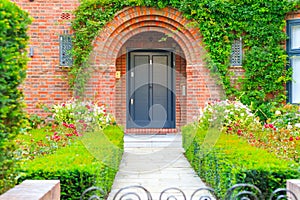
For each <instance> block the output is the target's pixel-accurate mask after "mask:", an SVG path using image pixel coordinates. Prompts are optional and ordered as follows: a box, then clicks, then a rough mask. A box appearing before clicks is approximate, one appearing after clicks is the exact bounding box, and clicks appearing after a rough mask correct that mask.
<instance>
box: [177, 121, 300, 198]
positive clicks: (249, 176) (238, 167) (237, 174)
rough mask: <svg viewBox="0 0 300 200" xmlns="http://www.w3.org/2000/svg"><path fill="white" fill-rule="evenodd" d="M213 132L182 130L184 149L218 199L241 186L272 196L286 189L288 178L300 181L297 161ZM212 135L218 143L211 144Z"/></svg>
mask: <svg viewBox="0 0 300 200" xmlns="http://www.w3.org/2000/svg"><path fill="white" fill-rule="evenodd" d="M216 131H218V130H216ZM212 132H214V131H213V130H209V131H204V130H200V129H199V128H196V127H195V126H194V127H193V125H187V126H186V127H184V128H183V129H182V134H183V146H184V148H185V150H186V157H187V158H188V160H189V161H190V163H191V165H192V166H193V168H194V169H195V171H196V172H197V173H198V175H199V176H200V177H201V178H202V179H203V180H204V181H205V182H206V183H207V184H209V185H210V186H211V187H212V188H214V189H215V190H216V193H217V196H218V197H224V194H225V192H226V190H227V189H229V188H230V187H232V186H233V185H234V184H237V183H249V184H254V185H256V186H257V187H258V188H260V190H262V192H263V195H264V196H265V197H269V196H270V193H271V191H272V190H275V189H277V188H281V187H285V183H286V180H287V179H294V178H300V172H299V170H298V168H299V165H298V164H297V163H296V162H293V161H287V160H283V159H279V158H276V156H275V155H274V154H271V153H268V152H267V151H266V150H263V149H259V148H256V147H253V146H251V145H250V144H248V143H247V141H245V139H243V138H240V137H238V136H237V135H228V134H225V133H220V134H215V133H212ZM212 134H214V136H218V138H215V140H216V143H215V144H214V145H207V143H209V140H212V138H211V137H212V136H213V135H212ZM214 136H213V137H214ZM191 138H193V139H191Z"/></svg>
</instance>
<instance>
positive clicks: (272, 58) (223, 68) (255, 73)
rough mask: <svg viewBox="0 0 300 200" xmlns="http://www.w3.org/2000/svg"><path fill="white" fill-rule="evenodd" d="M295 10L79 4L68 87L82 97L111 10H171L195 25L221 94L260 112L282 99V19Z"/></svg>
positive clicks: (275, 3)
mask: <svg viewBox="0 0 300 200" xmlns="http://www.w3.org/2000/svg"><path fill="white" fill-rule="evenodd" d="M297 5H299V2H298V1H297V2H296V1H290V0H201V1H199V0H82V1H81V5H80V6H79V7H78V8H77V10H76V11H75V16H76V17H75V19H74V20H73V22H72V27H73V29H74V30H75V34H74V38H73V42H74V44H73V46H74V49H73V56H74V64H73V66H72V68H71V70H70V76H71V79H70V80H71V85H72V84H74V81H75V80H76V83H77V84H79V86H80V87H79V90H78V92H79V93H80V92H83V90H82V88H84V85H85V83H86V81H87V75H86V74H87V73H83V72H85V71H86V69H87V68H88V64H87V62H88V59H89V55H90V53H91V51H92V49H93V46H92V41H93V40H94V39H95V37H96V36H97V35H98V33H99V31H100V30H101V29H102V28H103V27H104V26H105V24H106V23H107V22H108V21H110V20H111V19H112V18H113V16H114V14H115V13H116V12H117V11H119V10H121V9H123V8H124V7H126V6H148V7H157V8H164V7H166V6H171V7H173V8H176V9H178V10H179V11H181V12H182V13H183V15H184V17H186V18H187V19H192V20H194V21H195V22H197V23H196V24H197V26H198V28H199V31H200V34H201V35H202V36H203V42H204V44H205V48H206V50H207V52H208V57H209V60H208V62H207V63H208V64H207V65H208V68H209V69H211V71H213V72H214V73H216V74H217V75H218V76H219V77H220V80H221V83H222V86H223V88H224V90H225V92H226V95H227V96H228V97H229V98H233V97H238V98H240V99H241V101H242V102H243V103H246V104H248V105H250V104H251V105H252V106H253V108H254V109H257V108H260V109H261V110H263V112H265V111H266V110H267V109H268V106H269V105H271V104H274V102H275V103H276V102H279V103H280V102H284V101H285V100H286V93H285V84H286V83H287V82H288V81H290V80H291V78H290V77H291V73H290V72H289V70H286V66H287V55H286V52H285V50H284V41H285V40H286V38H287V37H286V34H285V32H284V27H285V16H286V14H287V13H288V12H290V11H293V10H295V9H297ZM240 37H241V38H242V39H243V50H244V59H243V69H244V70H245V74H244V78H243V79H240V80H239V83H238V86H237V85H236V84H233V83H232V82H231V79H230V77H231V76H232V74H231V73H230V71H229V70H228V69H229V67H230V59H229V58H230V54H231V44H232V42H233V41H234V40H235V39H238V38H240ZM77 89H78V88H77Z"/></svg>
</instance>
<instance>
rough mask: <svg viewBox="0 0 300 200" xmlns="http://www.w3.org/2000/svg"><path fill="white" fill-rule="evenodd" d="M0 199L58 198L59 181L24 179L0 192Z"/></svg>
mask: <svg viewBox="0 0 300 200" xmlns="http://www.w3.org/2000/svg"><path fill="white" fill-rule="evenodd" d="M0 200H60V181H59V180H25V181H23V182H22V183H21V184H20V185H17V186H15V187H14V188H12V189H10V190H8V191H7V192H6V193H4V194H2V195H1V196H0Z"/></svg>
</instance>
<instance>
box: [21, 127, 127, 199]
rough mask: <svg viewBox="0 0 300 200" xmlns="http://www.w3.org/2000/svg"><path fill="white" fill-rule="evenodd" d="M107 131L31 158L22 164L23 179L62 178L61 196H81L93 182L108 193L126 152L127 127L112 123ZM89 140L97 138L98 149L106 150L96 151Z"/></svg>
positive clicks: (63, 197) (66, 197)
mask: <svg viewBox="0 0 300 200" xmlns="http://www.w3.org/2000/svg"><path fill="white" fill-rule="evenodd" d="M103 132H104V134H102V133H100V132H95V133H86V134H87V135H89V136H83V138H82V139H81V140H77V141H75V142H74V143H73V144H71V145H70V146H67V147H65V148H61V149H58V150H57V151H56V152H55V153H54V154H50V155H46V156H43V157H38V158H35V159H34V160H31V161H27V162H26V163H24V165H23V166H22V168H21V170H22V171H23V174H22V176H21V178H20V179H19V182H22V181H23V180H25V179H37V180H41V179H59V180H60V183H61V199H72V200H73V199H79V198H80V195H81V194H82V192H83V191H84V190H85V189H87V188H89V187H91V186H98V187H101V188H102V189H103V190H104V191H105V192H106V193H108V192H109V191H110V189H111V186H112V183H113V180H114V177H115V174H116V172H117V171H118V166H119V163H120V161H121V157H122V153H123V131H122V130H121V129H120V128H119V127H116V126H109V127H107V128H106V129H104V131H103ZM90 136H91V137H90ZM87 137H88V138H87ZM87 141H97V149H96V150H97V151H99V152H102V153H101V156H99V154H98V152H93V149H91V148H93V146H92V147H89V145H91V144H90V143H88V142H87ZM92 145H93V144H92ZM102 155H105V157H103V156H102ZM104 158H105V159H106V160H104ZM112 163H113V164H112Z"/></svg>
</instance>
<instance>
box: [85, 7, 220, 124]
mask: <svg viewBox="0 0 300 200" xmlns="http://www.w3.org/2000/svg"><path fill="white" fill-rule="evenodd" d="M190 25H191V21H189V20H187V19H185V18H184V17H183V16H182V13H180V12H179V11H177V10H175V9H173V8H164V9H156V8H148V7H128V8H125V9H123V10H121V11H120V12H118V13H117V14H116V15H115V17H114V19H113V20H112V21H111V22H109V23H108V24H107V25H106V26H105V27H104V29H103V30H102V31H101V32H100V34H99V36H98V37H97V38H96V39H95V40H94V43H93V44H94V50H93V52H92V54H91V59H90V60H91V66H93V67H94V69H95V71H94V72H93V75H92V77H91V79H90V81H89V83H88V84H87V90H86V91H87V92H86V95H87V96H89V97H91V96H93V97H94V98H96V99H97V100H99V101H100V102H102V103H104V104H107V105H108V106H109V108H110V111H111V112H112V113H114V114H115V116H116V114H117V113H118V112H120V111H121V112H124V113H125V110H124V109H126V106H125V105H123V103H122V104H120V102H121V98H124V96H123V97H122V95H121V96H120V95H116V93H117V92H116V91H117V90H120V89H119V88H118V87H117V83H118V82H120V80H122V78H123V82H124V81H125V78H124V77H125V74H124V73H122V77H121V79H118V78H116V66H117V60H118V57H119V56H120V54H125V53H126V52H122V51H124V50H123V49H122V47H123V45H124V44H125V43H126V42H127V41H128V40H129V39H130V38H133V37H134V36H136V35H138V34H142V33H146V32H158V33H163V34H165V35H168V37H171V38H172V39H173V40H174V41H175V42H176V43H177V44H178V46H179V47H180V49H181V50H182V53H183V57H184V59H185V74H186V77H185V78H186V80H185V81H186V82H185V86H186V89H187V90H186V95H185V97H184V98H185V102H186V110H185V112H184V113H185V114H184V115H185V116H180V117H182V118H184V121H185V122H191V121H193V119H194V116H197V115H198V110H199V108H200V107H203V106H204V104H205V102H207V101H211V100H212V99H219V98H220V95H221V90H220V88H219V87H218V86H217V85H216V83H215V80H214V79H213V78H212V77H211V76H210V73H209V70H208V69H207V68H206V67H205V63H204V61H203V58H204V54H205V51H204V50H203V47H202V38H201V35H200V34H199V30H198V29H197V28H194V27H191V26H190ZM124 59H126V57H125V58H124ZM176 87H181V86H180V85H179V86H177V85H176ZM123 90H125V91H126V89H125V88H123ZM178 91H180V90H178ZM125 98H126V97H125ZM118 102H119V104H118ZM120 105H121V107H120ZM125 117H126V116H124V115H117V121H118V122H119V123H120V124H122V125H124V126H125V123H124V122H125V119H124V118H125Z"/></svg>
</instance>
